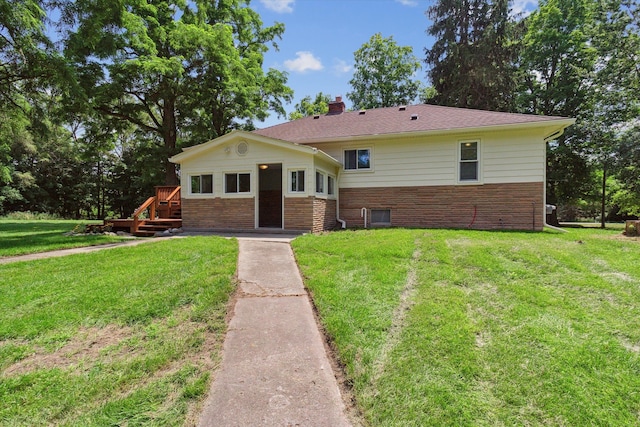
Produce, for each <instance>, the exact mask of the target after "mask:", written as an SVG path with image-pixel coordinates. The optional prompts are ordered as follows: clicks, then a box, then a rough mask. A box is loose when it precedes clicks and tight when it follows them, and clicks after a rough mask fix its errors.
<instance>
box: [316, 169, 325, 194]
mask: <svg viewBox="0 0 640 427" xmlns="http://www.w3.org/2000/svg"><path fill="white" fill-rule="evenodd" d="M316 193H324V174H323V173H322V172H318V171H316Z"/></svg>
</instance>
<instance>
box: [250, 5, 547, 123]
mask: <svg viewBox="0 0 640 427" xmlns="http://www.w3.org/2000/svg"><path fill="white" fill-rule="evenodd" d="M431 3H432V1H431V0H253V1H252V2H251V7H252V8H254V9H255V10H256V11H257V12H258V13H259V14H260V16H261V18H262V21H263V23H264V25H272V24H273V23H274V22H282V23H284V25H285V31H284V35H283V37H282V40H280V41H279V42H278V46H279V51H275V50H274V49H271V50H270V51H269V52H268V53H267V54H266V55H265V62H264V66H265V68H275V69H278V70H282V71H286V72H287V73H288V74H289V80H288V85H289V87H291V88H292V89H293V90H294V101H293V102H292V103H291V104H289V105H287V106H285V108H286V109H287V112H290V111H292V110H293V108H294V105H295V104H296V103H297V102H299V101H300V99H302V98H304V97H305V96H307V95H309V96H314V95H315V94H316V93H318V92H323V93H325V94H329V95H331V97H332V98H335V97H336V96H337V95H342V97H343V101H345V103H346V104H347V108H350V107H351V102H350V101H349V99H348V98H347V93H348V92H349V91H350V90H351V88H350V86H349V80H350V79H351V78H352V75H353V53H354V52H355V51H356V50H358V49H359V48H360V47H361V46H362V45H363V44H364V43H366V42H367V41H369V39H370V38H371V36H372V35H374V34H375V33H381V34H382V36H383V37H390V36H393V39H394V40H395V42H396V43H397V44H398V45H400V46H411V47H412V48H413V53H414V55H416V56H417V57H418V58H419V59H420V60H422V59H424V56H425V55H424V49H425V47H430V46H431V44H432V43H433V38H431V37H430V36H428V35H427V34H426V30H427V28H428V27H429V25H430V21H429V19H428V18H427V16H426V15H425V11H426V10H427V8H428V7H429V5H430V4H431ZM536 5H537V0H515V2H514V3H513V6H512V7H513V9H514V11H515V12H520V11H526V10H531V9H532V8H534V7H535V6H536ZM418 78H419V79H421V80H422V81H423V82H424V83H427V80H426V69H425V68H424V64H423V68H422V69H421V70H420V71H418ZM284 121H286V119H285V118H277V117H276V116H275V114H272V115H271V116H270V117H269V118H268V119H267V120H266V121H265V122H264V123H256V125H257V126H258V127H266V126H271V125H274V124H277V123H282V122H284Z"/></svg>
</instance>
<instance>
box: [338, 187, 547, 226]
mask: <svg viewBox="0 0 640 427" xmlns="http://www.w3.org/2000/svg"><path fill="white" fill-rule="evenodd" d="M543 187H544V184H543V183H542V182H535V183H521V184H487V185H464V186H433V187H393V188H383V187H379V188H342V189H340V217H341V219H344V220H345V221H347V226H348V227H350V228H352V227H362V226H363V224H364V223H363V219H362V218H361V217H360V210H361V209H362V208H363V207H366V208H367V209H391V225H392V226H394V227H425V228H467V227H469V228H473V229H482V230H494V229H511V230H538V231H539V230H542V228H543V215H544V200H543ZM474 216H475V218H474Z"/></svg>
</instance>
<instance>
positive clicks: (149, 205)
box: [133, 196, 156, 233]
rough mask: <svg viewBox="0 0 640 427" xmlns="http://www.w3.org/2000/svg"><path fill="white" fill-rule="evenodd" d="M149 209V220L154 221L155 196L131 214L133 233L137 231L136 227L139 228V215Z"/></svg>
mask: <svg viewBox="0 0 640 427" xmlns="http://www.w3.org/2000/svg"><path fill="white" fill-rule="evenodd" d="M147 208H150V210H151V212H149V218H151V219H155V217H156V198H155V196H153V197H149V198H148V199H147V201H146V202H144V203H143V204H141V205H140V207H139V208H138V209H136V210H135V212H133V232H134V233H135V232H136V231H138V227H139V226H140V215H141V214H142V213H143V212H144V211H146V210H147Z"/></svg>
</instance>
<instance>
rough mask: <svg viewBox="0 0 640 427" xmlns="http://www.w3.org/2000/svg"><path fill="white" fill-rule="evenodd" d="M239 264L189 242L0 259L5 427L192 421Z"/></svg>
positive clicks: (212, 244)
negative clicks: (9, 260) (20, 259)
mask: <svg viewBox="0 0 640 427" xmlns="http://www.w3.org/2000/svg"><path fill="white" fill-rule="evenodd" d="M236 260H237V243H236V242H235V241H234V240H226V239H222V238H216V237H189V238H182V239H172V240H165V241H159V242H150V243H148V244H145V245H141V246H137V247H122V248H115V249H110V250H108V251H99V252H94V253H90V254H82V255H71V256H67V257H62V258H52V259H45V260H39V261H33V262H20V263H13V264H5V265H0V402H2V403H1V404H0V425H25V426H27V425H29V426H31V425H53V424H55V425H69V426H75V425H83V426H85V425H87V426H89V425H129V426H133V425H167V426H174V425H181V424H183V423H185V422H186V423H187V424H193V423H194V419H196V417H197V415H198V410H199V409H198V408H199V405H201V403H202V399H203V397H204V395H205V394H206V392H207V390H208V384H209V382H210V374H211V372H212V371H213V370H214V369H215V367H216V365H217V363H218V362H219V351H220V349H221V345H222V339H223V336H224V333H225V329H226V324H225V320H224V319H225V315H226V304H227V301H228V298H229V296H230V294H231V293H232V292H233V290H234V284H233V275H234V273H235V267H236Z"/></svg>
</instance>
